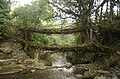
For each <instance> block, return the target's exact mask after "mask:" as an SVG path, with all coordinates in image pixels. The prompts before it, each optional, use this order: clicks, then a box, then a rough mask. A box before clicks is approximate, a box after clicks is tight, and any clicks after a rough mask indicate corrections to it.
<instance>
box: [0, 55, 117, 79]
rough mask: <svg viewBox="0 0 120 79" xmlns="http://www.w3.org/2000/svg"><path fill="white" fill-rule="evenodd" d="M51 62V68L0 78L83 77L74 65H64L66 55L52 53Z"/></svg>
mask: <svg viewBox="0 0 120 79" xmlns="http://www.w3.org/2000/svg"><path fill="white" fill-rule="evenodd" d="M51 62H52V68H49V69H35V68H32V69H31V68H27V69H23V70H22V71H20V72H17V73H11V74H0V79H83V78H80V77H79V78H78V77H77V76H76V74H74V70H75V69H76V68H75V67H74V66H71V67H70V68H66V67H64V65H66V64H68V62H67V60H66V57H65V56H63V55H60V54H53V55H51ZM69 65H70V63H69ZM56 66H57V67H56ZM61 66H62V67H61ZM85 79H119V78H118V77H117V76H114V77H112V78H109V77H105V76H99V77H95V78H85Z"/></svg>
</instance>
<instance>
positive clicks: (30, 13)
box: [12, 0, 52, 44]
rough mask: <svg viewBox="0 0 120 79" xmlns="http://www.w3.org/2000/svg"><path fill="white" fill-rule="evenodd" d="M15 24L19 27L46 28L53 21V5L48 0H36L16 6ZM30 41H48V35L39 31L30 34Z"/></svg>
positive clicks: (14, 13)
mask: <svg viewBox="0 0 120 79" xmlns="http://www.w3.org/2000/svg"><path fill="white" fill-rule="evenodd" d="M12 15H13V24H15V25H17V26H18V28H21V27H23V28H25V27H31V28H46V27H49V24H51V23H52V20H51V19H48V18H50V17H52V7H51V6H50V5H49V4H48V3H47V1H46V0H35V1H33V2H31V4H26V5H24V6H20V7H18V8H15V10H14V11H13V13H12ZM29 39H30V40H29V41H34V42H37V43H44V44H46V43H47V42H48V39H47V37H46V35H41V34H37V33H30V34H29Z"/></svg>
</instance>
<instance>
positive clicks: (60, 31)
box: [20, 28, 84, 34]
mask: <svg viewBox="0 0 120 79" xmlns="http://www.w3.org/2000/svg"><path fill="white" fill-rule="evenodd" d="M20 30H21V31H25V32H35V33H41V34H72V33H78V32H84V29H70V28H69V29H35V28H22V29H20Z"/></svg>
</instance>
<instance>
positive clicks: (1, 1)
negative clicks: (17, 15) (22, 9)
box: [0, 0, 10, 37]
mask: <svg viewBox="0 0 120 79" xmlns="http://www.w3.org/2000/svg"><path fill="white" fill-rule="evenodd" d="M9 12H10V7H9V5H8V3H7V1H6V0H0V36H1V37H2V35H3V33H4V32H5V29H6V28H7V25H8V24H9V20H10V14H9Z"/></svg>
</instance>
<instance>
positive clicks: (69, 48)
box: [29, 43, 111, 52]
mask: <svg viewBox="0 0 120 79" xmlns="http://www.w3.org/2000/svg"><path fill="white" fill-rule="evenodd" d="M29 46H30V47H32V48H35V49H41V50H50V51H61V52H80V51H83V52H100V51H101V52H103V51H108V50H109V52H110V51H111V49H110V48H107V47H98V46H96V45H95V44H92V43H88V44H82V45H78V46H77V45H76V46H45V45H39V44H29Z"/></svg>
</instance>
